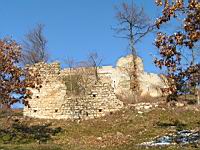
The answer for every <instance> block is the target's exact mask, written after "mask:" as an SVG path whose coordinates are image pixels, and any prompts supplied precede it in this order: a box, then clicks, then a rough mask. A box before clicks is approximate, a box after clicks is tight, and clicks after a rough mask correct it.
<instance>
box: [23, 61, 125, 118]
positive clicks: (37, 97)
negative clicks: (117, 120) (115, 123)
mask: <svg viewBox="0 0 200 150" xmlns="http://www.w3.org/2000/svg"><path fill="white" fill-rule="evenodd" d="M34 68H37V69H39V72H40V75H41V79H42V81H43V84H42V88H41V89H40V90H36V89H31V90H32V92H33V96H32V99H29V104H30V106H31V108H28V107H25V108H24V116H28V117H35V118H44V119H72V120H75V119H93V118H97V117H101V116H105V115H106V114H109V113H113V112H114V111H117V110H119V109H121V108H122V107H123V103H122V102H121V101H120V100H118V99H117V98H116V96H115V94H114V89H113V88H112V86H111V83H110V80H109V78H108V79H107V80H105V81H104V82H98V83H97V84H94V85H92V87H91V89H90V90H87V91H86V94H85V95H84V96H69V95H67V94H66V86H65V84H64V83H63V82H62V80H61V78H62V77H63V76H65V75H66V74H65V73H64V72H66V71H63V72H62V70H61V69H60V65H59V63H52V64H44V63H39V64H36V65H35V66H34Z"/></svg>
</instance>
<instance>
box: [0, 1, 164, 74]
mask: <svg viewBox="0 0 200 150" xmlns="http://www.w3.org/2000/svg"><path fill="white" fill-rule="evenodd" d="M0 2H1V5H0V18H1V25H0V26H1V28H0V37H1V38H2V37H5V36H12V37H13V39H15V40H16V41H18V42H20V41H22V40H23V36H24V34H25V33H26V32H28V31H29V30H31V29H32V28H33V27H34V26H35V25H36V24H37V23H42V24H45V36H46V38H47V40H48V51H49V53H50V56H51V61H53V60H59V61H61V62H63V60H64V59H65V58H66V57H73V58H75V59H76V60H77V61H80V60H83V59H85V58H86V55H87V54H88V53H89V52H91V51H97V52H98V53H99V55H100V56H102V57H103V65H114V64H115V62H116V60H117V59H118V58H119V57H120V56H123V55H125V54H127V52H128V50H127V44H128V43H127V41H126V40H124V39H120V38H115V37H114V35H115V33H114V31H113V30H112V29H111V27H112V26H115V25H116V24H117V21H116V19H115V13H116V10H115V9H114V6H119V4H120V3H121V2H123V1H122V0H0ZM127 2H131V0H129V1H128V0H127ZM134 2H135V3H136V4H137V5H138V6H141V5H142V6H143V7H144V8H145V10H146V13H147V14H148V15H149V16H150V17H151V18H152V20H155V18H156V16H158V14H159V13H160V12H159V9H158V8H157V6H156V5H155V4H154V0H137V1H136V0H135V1H134ZM154 38H155V33H152V34H149V35H148V36H147V37H145V38H144V39H143V40H142V42H140V43H139V44H138V45H137V46H136V48H137V51H138V54H139V56H141V57H142V58H143V59H144V65H145V70H146V71H149V72H158V71H159V69H157V68H156V67H155V66H154V64H153V62H152V57H151V55H150V53H153V54H156V53H157V50H156V48H155V47H154V46H153V44H152V43H153V41H154Z"/></svg>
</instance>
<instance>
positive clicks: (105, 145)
mask: <svg viewBox="0 0 200 150" xmlns="http://www.w3.org/2000/svg"><path fill="white" fill-rule="evenodd" d="M163 108H164V109H163ZM5 122H6V118H1V120H0V124H1V126H0V129H10V128H12V127H7V126H9V124H13V122H14V121H9V124H8V123H5ZM17 123H20V124H22V125H24V126H26V127H28V128H30V132H29V134H28V133H26V134H27V135H26V136H25V137H26V140H27V141H28V142H25V144H21V141H20V140H22V138H21V137H20V136H17V137H18V138H20V140H18V142H16V141H17V140H16V139H15V141H12V140H13V139H9V137H4V138H5V139H4V141H6V140H8V141H9V142H7V144H5V143H2V144H0V149H4V150H7V149H8V150H11V149H15V150H29V149H30V150H33V149H39V150H40V149H41V150H70V149H72V150H100V149H102V150H134V149H136V150H137V149H138V150H140V149H141V150H142V149H145V147H141V146H137V145H138V144H140V143H142V142H146V141H150V140H152V138H154V137H156V136H161V135H165V134H167V133H174V132H176V131H177V130H182V129H195V130H199V128H200V117H199V112H198V111H195V110H194V109H193V108H192V107H190V109H189V107H183V108H171V107H167V106H166V105H163V106H162V107H160V108H156V109H155V110H152V111H150V112H148V113H144V114H142V115H139V114H137V112H136V111H135V110H133V109H124V110H121V111H119V112H116V113H114V114H112V115H108V116H106V117H103V118H99V119H96V120H88V121H82V122H80V123H76V122H71V121H66V120H39V119H21V120H20V121H19V122H17ZM46 124H49V126H48V128H47V129H45V130H44V132H45V133H43V134H44V135H43V134H41V135H40V134H39V133H40V132H41V131H42V130H40V126H44V125H46ZM5 125H7V126H5ZM35 126H37V127H39V130H37V129H38V128H34V130H31V128H33V127H35ZM58 128H61V130H60V131H59V132H56V134H51V133H54V132H53V131H55V129H58ZM25 129H26V128H25ZM42 129H43V128H42ZM26 130H27V129H26ZM26 130H18V131H17V132H16V133H17V134H19V135H20V134H22V133H21V132H25V131H26ZM38 132H39V133H38ZM35 134H38V136H45V135H46V134H48V137H49V139H47V140H46V141H39V142H38V139H37V138H36V139H35V137H34V135H35ZM17 137H16V138H17ZM6 138H7V139H6ZM1 140H2V139H1V138H0V141H1ZM0 143H1V142H0ZM148 149H150V150H151V149H152V150H154V149H164V150H165V149H166V150H178V149H200V147H198V144H197V145H184V146H181V145H173V146H169V147H156V148H155V147H153V148H148Z"/></svg>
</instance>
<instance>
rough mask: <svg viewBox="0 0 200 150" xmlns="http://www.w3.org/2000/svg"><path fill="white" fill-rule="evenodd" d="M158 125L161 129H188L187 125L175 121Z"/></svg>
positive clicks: (158, 123)
mask: <svg viewBox="0 0 200 150" xmlns="http://www.w3.org/2000/svg"><path fill="white" fill-rule="evenodd" d="M156 125H157V126H158V127H161V128H168V127H176V130H177V131H181V130H183V129H185V128H186V127H187V125H186V124H185V123H182V122H181V121H179V120H175V121H172V122H160V121H159V122H157V123H156Z"/></svg>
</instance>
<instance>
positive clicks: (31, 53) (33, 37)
mask: <svg viewBox="0 0 200 150" xmlns="http://www.w3.org/2000/svg"><path fill="white" fill-rule="evenodd" d="M43 30H44V25H42V24H37V26H36V27H35V28H34V29H33V30H31V31H29V32H28V33H27V34H26V35H25V39H24V41H23V55H22V60H21V61H22V63H23V64H24V65H26V64H31V65H32V64H35V63H38V62H47V60H48V53H47V40H46V38H45V36H44V34H43Z"/></svg>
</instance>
